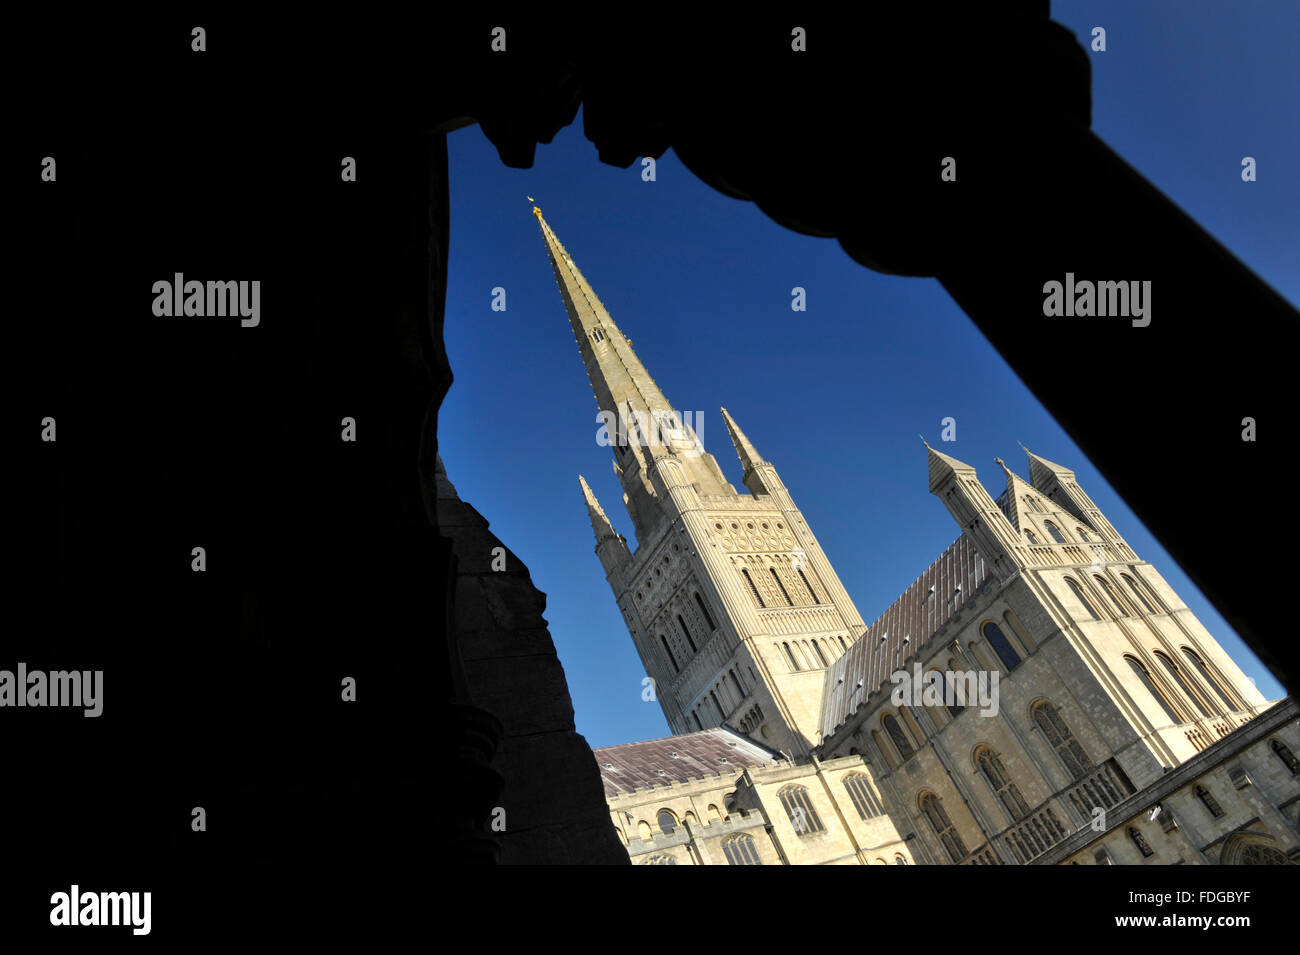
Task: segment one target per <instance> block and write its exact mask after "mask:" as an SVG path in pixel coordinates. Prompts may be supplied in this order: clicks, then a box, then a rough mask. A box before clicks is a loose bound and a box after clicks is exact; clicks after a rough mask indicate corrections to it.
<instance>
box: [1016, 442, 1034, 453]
mask: <svg viewBox="0 0 1300 955" xmlns="http://www.w3.org/2000/svg"><path fill="white" fill-rule="evenodd" d="M1016 444H1019V445H1020V450H1021V451H1023V452H1025V454H1032V453H1033V452H1031V451H1030V450H1029V449H1028V448H1027V447H1025V446H1024V445H1023V444H1021V442H1019V441H1017V442H1016Z"/></svg>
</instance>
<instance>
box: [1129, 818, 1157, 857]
mask: <svg viewBox="0 0 1300 955" xmlns="http://www.w3.org/2000/svg"><path fill="white" fill-rule="evenodd" d="M1128 837H1129V839H1130V840H1132V842H1133V845H1135V846H1137V850H1138V852H1140V853H1142V858H1144V859H1149V858H1151V857H1152V856H1153V855H1155V854H1156V851H1155V850H1154V849H1152V848H1151V844H1150V843H1149V842H1147V840H1146V837H1145V836H1143V835H1142V833H1140V832H1139V831H1138V828H1137V826H1129V827H1128Z"/></svg>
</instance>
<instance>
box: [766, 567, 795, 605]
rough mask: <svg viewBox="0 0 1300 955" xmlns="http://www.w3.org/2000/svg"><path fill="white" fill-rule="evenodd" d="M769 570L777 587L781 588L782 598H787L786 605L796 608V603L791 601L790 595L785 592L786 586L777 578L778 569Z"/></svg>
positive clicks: (771, 568)
mask: <svg viewBox="0 0 1300 955" xmlns="http://www.w3.org/2000/svg"><path fill="white" fill-rule="evenodd" d="M767 569H768V571H769V572H770V573H771V574H772V579H773V580H775V581H776V585H777V587H779V588H780V590H781V596H782V597H784V598H785V605H786V606H787V607H793V606H794V601H793V600H791V599H790V595H789V594H788V593H786V592H785V584H783V583H781V578H780V577H778V576H777V573H776V568H775V567H769V568H767Z"/></svg>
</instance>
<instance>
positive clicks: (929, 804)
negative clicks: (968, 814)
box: [918, 792, 966, 863]
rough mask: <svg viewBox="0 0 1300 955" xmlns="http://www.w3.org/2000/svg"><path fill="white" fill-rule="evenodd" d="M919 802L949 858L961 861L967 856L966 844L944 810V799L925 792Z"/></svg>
mask: <svg viewBox="0 0 1300 955" xmlns="http://www.w3.org/2000/svg"><path fill="white" fill-rule="evenodd" d="M918 803H919V805H920V807H921V812H922V814H924V816H925V818H926V819H927V820H929V823H930V828H931V829H933V830H934V834H935V835H936V836H938V838H939V841H940V842H941V843H943V847H944V849H945V850H946V851H947V853H948V858H949V859H951V860H952V861H953V862H954V863H957V862H961V860H962V859H964V858H966V845H965V843H963V842H962V841H961V836H960V835H958V834H957V828H956V827H955V826H954V825H953V824H952V820H951V819H949V818H948V814H947V813H946V812H944V809H943V800H941V799H940V798H939V797H938V796H936V795H935V794H934V793H932V792H923V793H921V796H920V799H919V800H918Z"/></svg>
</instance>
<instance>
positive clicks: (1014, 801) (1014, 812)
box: [975, 747, 1029, 822]
mask: <svg viewBox="0 0 1300 955" xmlns="http://www.w3.org/2000/svg"><path fill="white" fill-rule="evenodd" d="M975 762H976V765H978V766H979V770H980V772H981V773H983V774H984V781H985V782H987V783H988V784H989V788H990V789H992V790H993V794H994V795H995V796H997V797H998V801H999V802H1001V803H1002V806H1003V808H1005V809H1006V811H1007V815H1009V816H1010V817H1011V821H1012V822H1018V821H1020V820H1021V819H1023V818H1024V817H1025V816H1027V815H1028V814H1029V806H1028V805H1026V804H1025V800H1024V797H1023V796H1021V795H1020V790H1019V788H1018V787H1017V786H1016V784H1015V783H1013V782H1012V781H1011V779H1010V777H1008V776H1007V770H1006V767H1005V766H1003V765H1002V759H1001V758H1000V757H999V756H998V754H997V753H995V752H993V750H991V749H989V748H988V747H984V748H982V749H981V750H980V751H979V753H978V754H977V755H976V757H975Z"/></svg>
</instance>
